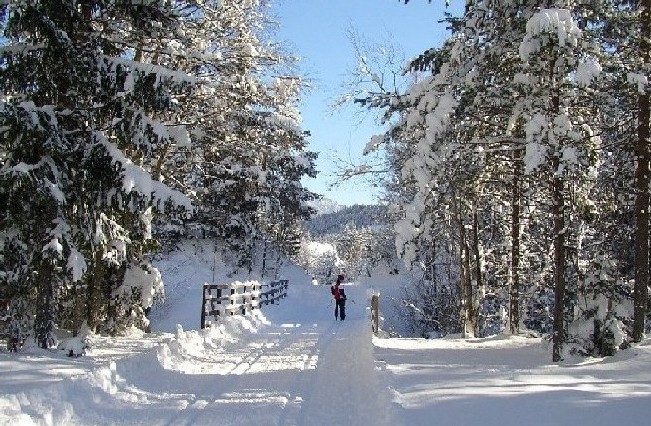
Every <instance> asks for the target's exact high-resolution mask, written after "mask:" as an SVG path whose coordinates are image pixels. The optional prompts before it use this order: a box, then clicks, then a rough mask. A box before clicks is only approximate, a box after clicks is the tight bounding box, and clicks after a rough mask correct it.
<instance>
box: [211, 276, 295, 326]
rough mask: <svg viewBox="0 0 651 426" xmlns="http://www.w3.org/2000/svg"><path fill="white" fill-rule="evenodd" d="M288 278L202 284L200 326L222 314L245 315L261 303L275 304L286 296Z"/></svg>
mask: <svg viewBox="0 0 651 426" xmlns="http://www.w3.org/2000/svg"><path fill="white" fill-rule="evenodd" d="M288 287H289V281H288V280H279V281H272V282H270V283H269V284H262V285H261V284H259V283H258V282H257V281H247V282H244V283H242V282H234V283H230V284H207V283H206V284H204V285H203V300H202V302H201V328H205V327H206V325H209V324H210V323H211V320H210V319H209V318H210V317H212V318H213V319H214V320H217V319H218V318H219V317H222V316H231V315H236V314H241V315H246V314H247V313H249V312H251V311H252V310H253V309H256V308H259V307H260V306H261V305H268V304H270V303H271V304H275V303H276V302H277V301H278V300H280V299H282V298H284V297H286V296H287V288H288ZM206 321H208V322H206Z"/></svg>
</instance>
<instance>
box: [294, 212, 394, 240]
mask: <svg viewBox="0 0 651 426" xmlns="http://www.w3.org/2000/svg"><path fill="white" fill-rule="evenodd" d="M387 223H388V221H387V207H386V206H381V205H374V206H366V205H358V204H356V205H354V206H339V209H338V210H336V211H334V212H331V213H320V214H317V215H316V216H314V217H313V218H312V219H310V220H309V221H307V222H306V223H305V230H306V231H308V232H309V233H310V234H311V235H312V236H315V237H316V236H324V235H330V234H339V233H341V232H342V231H343V230H344V229H345V228H346V226H347V225H353V226H355V227H356V228H358V229H361V228H370V227H375V226H383V225H386V224H387Z"/></svg>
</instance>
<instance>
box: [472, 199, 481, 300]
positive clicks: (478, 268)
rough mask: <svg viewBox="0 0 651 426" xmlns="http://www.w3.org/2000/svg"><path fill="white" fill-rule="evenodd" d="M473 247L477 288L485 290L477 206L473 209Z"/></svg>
mask: <svg viewBox="0 0 651 426" xmlns="http://www.w3.org/2000/svg"><path fill="white" fill-rule="evenodd" d="M472 243H473V246H472V249H473V256H474V258H475V280H476V281H477V286H476V288H477V289H478V290H480V291H482V294H483V292H484V280H483V279H482V266H481V253H480V250H479V213H478V212H477V207H475V208H474V209H473V214H472Z"/></svg>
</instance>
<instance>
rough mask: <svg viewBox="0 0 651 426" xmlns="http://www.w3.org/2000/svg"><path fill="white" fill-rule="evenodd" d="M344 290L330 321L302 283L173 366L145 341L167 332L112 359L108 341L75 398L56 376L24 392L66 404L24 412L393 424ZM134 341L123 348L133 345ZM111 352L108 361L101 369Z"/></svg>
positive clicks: (117, 418)
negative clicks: (229, 335)
mask: <svg viewBox="0 0 651 426" xmlns="http://www.w3.org/2000/svg"><path fill="white" fill-rule="evenodd" d="M346 289H347V292H348V293H349V295H348V296H349V303H348V306H347V314H348V316H347V318H346V320H345V321H335V320H334V317H333V309H334V305H332V304H331V303H330V304H328V303H329V298H330V294H329V288H328V287H325V286H314V287H310V288H305V289H304V291H302V293H301V296H302V298H301V299H300V300H296V298H294V299H292V298H291V297H290V298H287V299H284V300H283V301H282V302H281V303H283V304H288V303H304V304H307V305H309V306H308V309H297V310H292V309H288V308H289V306H285V307H283V308H282V309H280V308H281V307H280V306H277V307H275V306H273V305H272V306H267V307H265V308H263V309H264V313H265V315H266V316H267V318H268V319H269V321H270V324H266V325H262V326H261V328H260V329H259V330H258V331H257V333H253V334H251V335H250V336H247V338H246V339H242V340H238V341H234V342H227V343H225V344H224V345H223V346H222V347H216V348H214V350H213V349H210V350H208V351H206V352H205V353H203V354H201V356H197V355H194V356H188V357H187V358H186V359H183V360H182V362H180V363H179V364H177V365H175V368H172V369H165V368H163V366H162V365H161V362H160V359H159V357H160V354H159V352H160V347H158V346H154V345H153V343H154V342H155V341H156V336H158V341H159V342H160V344H164V343H169V342H170V341H171V340H172V337H171V336H170V335H156V334H154V335H149V336H148V337H145V339H146V341H147V343H145V344H144V345H142V347H141V350H140V351H134V350H133V349H129V352H130V353H131V354H134V353H135V355H133V356H131V357H124V358H120V357H114V356H112V355H113V353H112V352H111V350H110V347H109V346H108V345H109V342H107V347H105V348H104V347H101V345H100V347H98V348H96V349H94V354H93V355H91V356H89V357H84V358H85V359H87V361H84V362H86V363H87V364H88V365H90V366H91V368H90V369H89V370H90V371H91V372H90V373H89V374H88V375H86V376H84V375H82V376H79V377H77V378H75V379H73V380H74V381H75V386H79V387H80V388H81V389H82V390H79V388H77V389H78V390H77V392H76V393H79V394H82V395H83V397H82V398H76V399H75V398H70V397H69V395H68V396H66V395H65V394H66V389H70V385H68V386H62V385H61V383H59V384H56V383H55V384H53V385H52V386H51V387H50V388H49V389H48V390H47V391H46V392H44V391H42V390H39V392H38V393H36V392H34V394H33V395H28V396H27V398H28V399H30V400H31V401H34V400H37V399H38V400H47V397H46V396H45V395H47V396H48V397H51V398H53V399H58V400H60V401H66V407H67V408H66V410H64V411H63V412H56V413H47V406H46V405H47V404H46V402H43V406H42V407H41V406H36V407H34V411H33V413H32V418H38V417H39V413H40V416H42V418H45V419H48V418H52V419H53V421H52V423H53V424H75V425H77V424H79V425H81V424H94V425H109V424H110V425H133V424H143V425H145V424H146V425H169V426H177V425H215V424H219V425H222V426H227V425H238V426H245V425H256V426H257V425H277V426H290V425H298V426H301V425H306V426H310V425H322V424H323V419H328V424H329V425H332V426H337V425H346V426H348V425H363V424H373V425H377V426H382V425H389V424H391V425H395V424H396V423H395V422H392V421H390V418H389V415H388V407H389V406H390V403H389V400H390V398H389V395H388V390H386V388H384V387H380V386H379V381H378V374H377V372H376V369H375V364H374V360H373V346H372V341H371V331H370V324H369V320H368V314H367V311H366V306H365V305H366V303H365V302H364V300H365V295H364V289H362V288H357V287H356V286H354V285H349V286H347V287H346ZM353 300H355V302H352V301H353ZM351 302H352V303H351ZM306 312H308V313H306ZM301 316H302V317H301ZM139 340H142V339H134V340H133V341H129V339H127V340H125V341H123V343H122V345H124V346H125V347H129V348H133V347H134V346H136V345H138V341H139ZM111 359H112V360H113V362H114V365H113V366H112V367H107V366H106V364H107V363H108V360H111ZM161 390H162V391H161ZM67 392H68V393H71V392H72V391H70V390H68V391H67ZM43 413H45V414H43ZM48 416H49V417H48ZM48 423H49V422H48V421H47V420H46V421H44V422H43V423H42V424H48Z"/></svg>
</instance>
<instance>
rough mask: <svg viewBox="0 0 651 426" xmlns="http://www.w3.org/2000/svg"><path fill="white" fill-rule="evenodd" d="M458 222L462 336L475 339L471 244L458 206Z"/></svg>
mask: <svg viewBox="0 0 651 426" xmlns="http://www.w3.org/2000/svg"><path fill="white" fill-rule="evenodd" d="M455 204H456V201H455ZM456 210H457V211H456V212H455V213H456V214H455V215H456V220H457V226H458V227H459V270H460V279H461V318H462V320H463V327H462V331H461V332H462V336H463V337H464V338H471V337H475V323H476V321H475V314H474V311H475V310H474V306H473V297H472V279H471V270H470V244H469V243H468V236H467V235H466V229H465V226H464V223H463V218H462V216H461V207H460V206H457V209H456Z"/></svg>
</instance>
